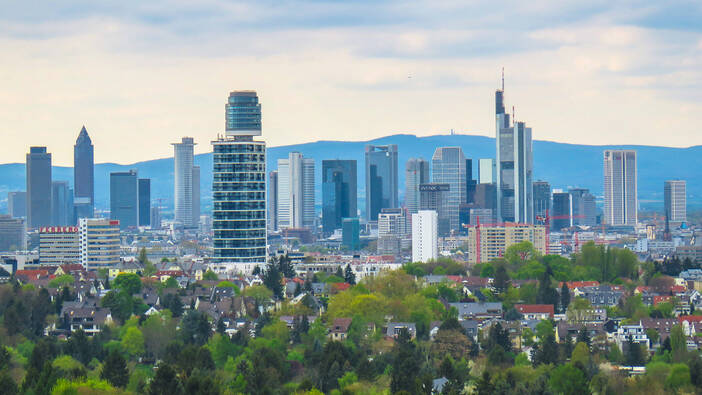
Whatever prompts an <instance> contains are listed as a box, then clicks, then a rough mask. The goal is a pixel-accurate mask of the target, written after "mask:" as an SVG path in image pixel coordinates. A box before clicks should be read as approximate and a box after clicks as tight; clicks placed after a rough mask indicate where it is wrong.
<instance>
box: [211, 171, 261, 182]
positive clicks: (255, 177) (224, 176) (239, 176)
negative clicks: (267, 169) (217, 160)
mask: <svg viewBox="0 0 702 395" xmlns="http://www.w3.org/2000/svg"><path fill="white" fill-rule="evenodd" d="M265 179H266V178H265V176H264V174H263V173H214V182H238V181H265Z"/></svg>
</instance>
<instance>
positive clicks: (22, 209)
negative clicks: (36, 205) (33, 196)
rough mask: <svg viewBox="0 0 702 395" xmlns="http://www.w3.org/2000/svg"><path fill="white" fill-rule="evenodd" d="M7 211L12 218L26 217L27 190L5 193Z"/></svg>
mask: <svg viewBox="0 0 702 395" xmlns="http://www.w3.org/2000/svg"><path fill="white" fill-rule="evenodd" d="M7 212H8V213H9V214H10V216H12V217H13V218H25V217H27V192H9V193H8V194H7Z"/></svg>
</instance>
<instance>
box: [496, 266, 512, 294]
mask: <svg viewBox="0 0 702 395" xmlns="http://www.w3.org/2000/svg"><path fill="white" fill-rule="evenodd" d="M509 283H510V281H509V274H508V273H507V268H506V267H505V264H504V263H502V262H500V263H498V264H497V265H496V267H495V279H494V281H493V286H494V287H495V290H497V292H498V293H503V292H505V291H506V290H507V289H508V288H509Z"/></svg>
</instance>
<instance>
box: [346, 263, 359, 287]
mask: <svg viewBox="0 0 702 395" xmlns="http://www.w3.org/2000/svg"><path fill="white" fill-rule="evenodd" d="M344 281H345V282H347V283H349V284H351V285H355V284H356V275H355V274H354V273H353V270H352V269H351V264H348V265H346V269H344Z"/></svg>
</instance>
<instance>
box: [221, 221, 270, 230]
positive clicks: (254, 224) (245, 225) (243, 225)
mask: <svg viewBox="0 0 702 395" xmlns="http://www.w3.org/2000/svg"><path fill="white" fill-rule="evenodd" d="M265 227H266V221H265V220H255V219H252V220H238V221H237V220H225V219H221V220H218V219H217V218H215V219H214V221H213V222H212V229H214V230H229V229H235V230H236V229H264V228H265Z"/></svg>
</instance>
